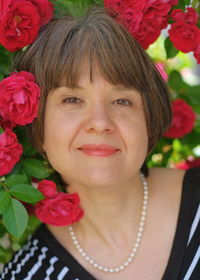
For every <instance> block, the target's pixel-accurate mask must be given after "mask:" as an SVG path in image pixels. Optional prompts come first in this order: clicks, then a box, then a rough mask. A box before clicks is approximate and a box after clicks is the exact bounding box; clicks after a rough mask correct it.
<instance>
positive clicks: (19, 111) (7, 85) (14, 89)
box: [0, 71, 40, 127]
mask: <svg viewBox="0 0 200 280" xmlns="http://www.w3.org/2000/svg"><path fill="white" fill-rule="evenodd" d="M39 96H40V88H39V87H38V85H37V84H36V83H35V77H34V76H33V75H32V74H31V73H29V72H26V71H21V72H18V73H13V74H11V76H10V77H8V78H5V79H3V80H2V81H1V82H0V116H1V118H3V121H4V122H6V121H8V122H10V123H11V124H12V126H13V127H14V126H16V125H25V124H28V123H31V122H32V121H33V120H34V118H36V117H37V113H38V102H39Z"/></svg>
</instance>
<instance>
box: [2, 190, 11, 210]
mask: <svg viewBox="0 0 200 280" xmlns="http://www.w3.org/2000/svg"><path fill="white" fill-rule="evenodd" d="M10 199H11V197H10V195H9V193H8V192H6V191H1V192H0V214H2V213H3V212H4V211H5V210H6V208H7V206H8V204H9V202H10Z"/></svg>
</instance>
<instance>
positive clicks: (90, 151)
mask: <svg viewBox="0 0 200 280" xmlns="http://www.w3.org/2000/svg"><path fill="white" fill-rule="evenodd" d="M79 150H80V151H81V152H83V153H85V154H87V155H89V156H104V157H105V156H111V155H113V154H115V153H116V152H117V151H119V149H117V148H115V147H113V146H110V145H107V144H86V145H83V146H81V147H80V148H79Z"/></svg>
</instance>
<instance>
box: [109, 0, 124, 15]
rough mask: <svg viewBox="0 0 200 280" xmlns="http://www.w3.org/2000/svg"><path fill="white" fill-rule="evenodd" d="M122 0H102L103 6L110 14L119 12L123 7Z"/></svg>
mask: <svg viewBox="0 0 200 280" xmlns="http://www.w3.org/2000/svg"><path fill="white" fill-rule="evenodd" d="M123 4H124V3H123V0H104V6H105V7H106V8H107V9H108V10H109V13H110V14H111V15H112V16H115V15H116V14H120V13H121V11H122V9H123Z"/></svg>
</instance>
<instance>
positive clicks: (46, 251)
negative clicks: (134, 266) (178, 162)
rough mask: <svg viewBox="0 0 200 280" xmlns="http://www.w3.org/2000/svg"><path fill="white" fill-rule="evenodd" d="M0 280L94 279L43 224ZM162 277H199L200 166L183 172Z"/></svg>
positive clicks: (172, 279) (168, 279) (166, 279)
mask: <svg viewBox="0 0 200 280" xmlns="http://www.w3.org/2000/svg"><path fill="white" fill-rule="evenodd" d="M133 279H134V278H133ZM0 280H97V279H95V278H94V277H93V276H92V275H91V274H90V273H89V272H87V271H86V270H85V269H84V268H83V267H82V266H81V265H80V264H79V263H78V262H77V261H76V260H75V259H74V257H73V256H72V255H70V253H69V252H67V251H66V249H64V247H62V245H61V244H60V243H59V242H58V241H57V240H56V239H55V238H54V236H53V235H52V234H51V232H49V230H48V229H47V227H46V226H45V225H44V224H43V225H41V226H40V227H39V229H38V230H37V231H36V233H35V234H34V235H33V236H31V237H30V238H29V240H28V241H27V243H26V245H25V246H24V247H23V248H21V249H20V250H19V251H18V252H16V253H15V255H14V256H13V258H12V260H11V261H10V262H9V263H8V264H7V265H6V266H5V267H4V270H3V272H2V274H1V275H0ZM122 280H125V279H122ZM141 280H142V279H141ZM162 280H200V168H195V169H190V170H188V171H187V172H186V174H185V177H184V181H183V191H182V200H181V206H180V211H179V217H178V222H177V229H176V234H175V237H174V242H173V246H172V250H171V255H170V258H169V261H168V264H167V266H166V270H165V273H164V275H163V277H162Z"/></svg>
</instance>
